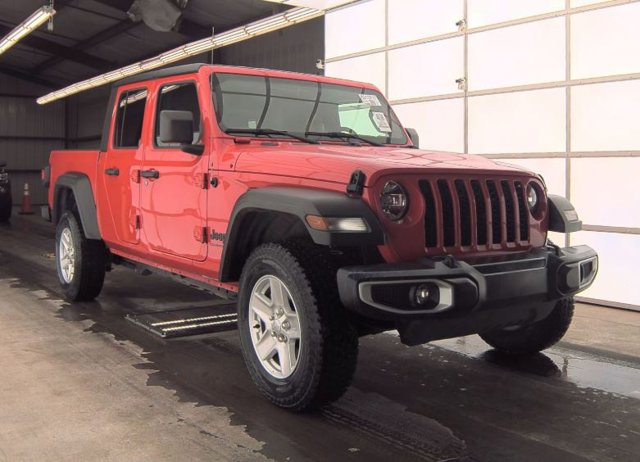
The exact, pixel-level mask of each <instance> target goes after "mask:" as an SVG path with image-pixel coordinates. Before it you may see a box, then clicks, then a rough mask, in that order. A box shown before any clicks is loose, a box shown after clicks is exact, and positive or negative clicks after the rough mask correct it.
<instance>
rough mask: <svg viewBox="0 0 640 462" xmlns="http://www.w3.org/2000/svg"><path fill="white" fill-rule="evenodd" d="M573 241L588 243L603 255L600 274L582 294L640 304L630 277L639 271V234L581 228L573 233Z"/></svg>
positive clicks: (639, 292)
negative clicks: (593, 230)
mask: <svg viewBox="0 0 640 462" xmlns="http://www.w3.org/2000/svg"><path fill="white" fill-rule="evenodd" d="M571 244H572V245H576V244H587V245H589V246H591V247H593V248H594V249H595V250H596V252H598V255H599V256H600V269H599V271H598V276H597V278H596V280H595V282H594V283H593V286H591V287H590V288H589V289H587V290H586V291H584V292H582V293H581V294H580V295H581V296H584V297H589V298H596V299H599V300H609V301H613V302H618V303H627V304H631V305H638V306H640V291H639V290H638V285H637V284H636V283H635V282H633V283H630V281H629V277H628V276H629V275H635V274H637V262H638V260H639V259H640V236H638V235H633V234H614V233H596V232H590V231H581V232H579V233H575V234H572V235H571Z"/></svg>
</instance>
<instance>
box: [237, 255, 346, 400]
mask: <svg viewBox="0 0 640 462" xmlns="http://www.w3.org/2000/svg"><path fill="white" fill-rule="evenodd" d="M327 257H328V256H327V255H326V253H324V252H323V251H322V249H320V248H317V247H315V246H311V245H306V244H304V245H303V244H299V243H293V244H287V245H286V246H283V245H278V244H265V245H263V246H260V247H258V248H257V249H256V250H255V251H254V252H253V253H252V254H251V256H250V257H249V259H248V260H247V262H246V264H245V267H244V270H243V273H242V277H241V280H240V295H239V299H238V328H239V332H240V339H241V343H242V351H243V356H244V359H245V363H246V365H247V368H248V370H249V373H250V375H251V378H252V380H253V381H254V383H255V384H256V386H257V387H258V389H259V390H260V392H262V394H264V395H265V396H266V397H267V398H268V399H269V400H270V401H272V402H273V403H274V404H276V405H278V406H280V407H283V408H286V409H290V410H296V411H302V410H306V409H311V408H316V407H318V406H321V405H323V404H326V403H329V402H331V401H334V400H336V399H338V398H339V397H340V396H342V394H343V393H344V392H345V390H346V389H347V387H348V386H349V384H350V383H351V379H352V377H353V373H354V371H355V367H356V361H357V355H358V335H357V332H356V331H355V329H354V328H353V327H352V326H351V324H350V323H349V320H348V317H347V315H346V312H345V310H344V308H343V307H342V306H341V304H340V301H339V299H338V292H337V286H336V282H335V276H336V272H335V269H334V268H333V265H332V264H331V261H330V259H329V258H327Z"/></svg>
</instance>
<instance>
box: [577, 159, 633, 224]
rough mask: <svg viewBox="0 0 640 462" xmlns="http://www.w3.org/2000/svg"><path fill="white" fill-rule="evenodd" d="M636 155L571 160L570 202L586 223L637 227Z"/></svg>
mask: <svg viewBox="0 0 640 462" xmlns="http://www.w3.org/2000/svg"><path fill="white" fill-rule="evenodd" d="M639 172H640V158H639V157H628V158H600V159H598V158H588V159H573V160H572V161H571V173H572V180H571V201H572V202H573V205H574V206H575V207H576V209H577V210H578V213H579V214H580V217H581V219H582V221H583V222H585V223H588V224H590V225H606V226H622V227H635V228H640V206H639V205H638V199H639V198H640V182H639V181H638V173H639Z"/></svg>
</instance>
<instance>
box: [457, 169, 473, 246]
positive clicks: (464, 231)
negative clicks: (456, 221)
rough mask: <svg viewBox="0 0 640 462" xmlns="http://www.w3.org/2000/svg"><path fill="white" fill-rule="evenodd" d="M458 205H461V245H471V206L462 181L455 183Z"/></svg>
mask: <svg viewBox="0 0 640 462" xmlns="http://www.w3.org/2000/svg"><path fill="white" fill-rule="evenodd" d="M454 184H455V187H456V193H457V195H458V203H459V204H460V243H461V244H462V245H464V246H470V245H471V205H470V203H469V193H467V187H466V186H465V184H464V181H462V180H456V181H455V182H454Z"/></svg>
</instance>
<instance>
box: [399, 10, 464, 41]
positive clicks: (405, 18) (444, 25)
mask: <svg viewBox="0 0 640 462" xmlns="http://www.w3.org/2000/svg"><path fill="white" fill-rule="evenodd" d="M463 4H464V2H463V1H462V0H445V1H443V0H394V1H393V2H392V3H390V5H389V6H390V8H389V44H391V45H394V44H396V43H402V42H408V41H411V40H417V39H421V38H426V37H432V36H434V35H440V34H446V33H448V32H454V31H457V30H458V26H456V22H458V21H459V20H460V19H462V18H463V17H464V11H463Z"/></svg>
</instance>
